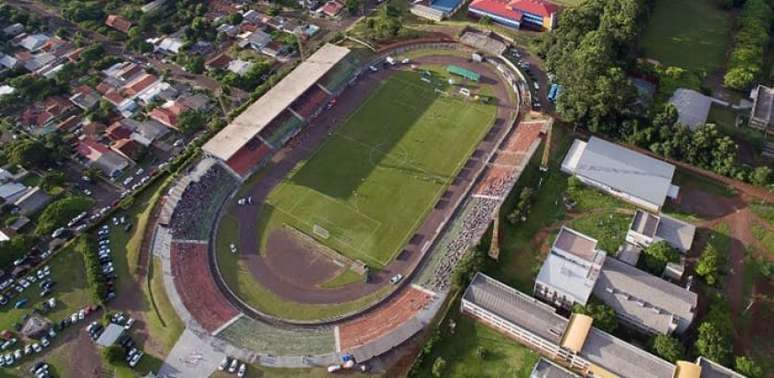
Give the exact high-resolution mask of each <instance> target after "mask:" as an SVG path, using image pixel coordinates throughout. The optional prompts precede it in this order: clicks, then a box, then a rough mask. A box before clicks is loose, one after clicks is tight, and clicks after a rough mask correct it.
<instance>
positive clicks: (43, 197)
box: [13, 186, 51, 217]
mask: <svg viewBox="0 0 774 378" xmlns="http://www.w3.org/2000/svg"><path fill="white" fill-rule="evenodd" d="M49 202H51V196H49V195H48V193H46V191H45V190H43V189H41V188H40V187H39V186H36V187H34V188H30V189H29V190H27V192H26V193H24V195H22V196H21V197H19V198H18V199H17V200H16V201H14V202H13V205H14V206H16V208H17V209H18V210H19V214H21V215H23V216H25V217H31V216H33V215H34V214H36V213H37V212H38V211H40V210H43V208H45V207H46V205H48V203H49Z"/></svg>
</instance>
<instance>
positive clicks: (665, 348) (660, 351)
mask: <svg viewBox="0 0 774 378" xmlns="http://www.w3.org/2000/svg"><path fill="white" fill-rule="evenodd" d="M651 349H652V350H653V352H654V353H656V354H657V355H658V356H659V357H661V358H663V359H665V360H667V361H669V362H671V363H675V362H677V360H680V359H683V358H685V347H684V346H683V344H681V343H680V341H679V340H677V339H676V338H674V337H672V336H667V335H656V337H654V338H653V341H652V345H651Z"/></svg>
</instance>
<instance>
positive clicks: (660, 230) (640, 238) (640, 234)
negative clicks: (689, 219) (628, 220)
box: [626, 210, 696, 253]
mask: <svg viewBox="0 0 774 378" xmlns="http://www.w3.org/2000/svg"><path fill="white" fill-rule="evenodd" d="M695 235H696V226H694V225H692V224H690V223H686V222H683V221H681V220H678V219H675V218H672V217H669V216H666V215H663V214H661V215H655V214H651V213H648V212H646V211H642V210H637V211H636V212H635V213H634V217H633V218H632V224H631V225H630V226H629V231H628V232H627V233H626V241H627V242H629V243H632V244H635V245H637V246H640V247H642V248H647V247H648V246H650V245H651V244H653V243H655V242H658V241H661V240H663V241H665V242H667V243H668V244H669V245H671V246H672V247H673V248H675V249H677V250H678V251H680V252H682V253H686V252H688V250H689V249H691V246H692V245H693V239H694V236H695Z"/></svg>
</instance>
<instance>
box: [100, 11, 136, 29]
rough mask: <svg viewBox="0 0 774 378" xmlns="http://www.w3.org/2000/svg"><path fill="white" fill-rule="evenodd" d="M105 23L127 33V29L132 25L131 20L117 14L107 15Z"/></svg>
mask: <svg viewBox="0 0 774 378" xmlns="http://www.w3.org/2000/svg"><path fill="white" fill-rule="evenodd" d="M105 25H107V26H110V27H111V28H113V29H116V30H118V31H121V32H124V33H128V32H129V29H130V28H131V27H132V22H131V21H129V20H127V19H125V18H123V17H121V16H119V15H115V14H111V15H108V16H107V19H106V20H105Z"/></svg>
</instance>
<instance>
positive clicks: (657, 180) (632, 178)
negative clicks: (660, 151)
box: [561, 137, 679, 212]
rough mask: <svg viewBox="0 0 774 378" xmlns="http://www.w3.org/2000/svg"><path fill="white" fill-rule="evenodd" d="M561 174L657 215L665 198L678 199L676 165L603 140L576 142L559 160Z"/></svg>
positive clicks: (577, 140)
mask: <svg viewBox="0 0 774 378" xmlns="http://www.w3.org/2000/svg"><path fill="white" fill-rule="evenodd" d="M561 169H562V171H563V172H565V173H569V174H572V175H575V176H576V177H577V178H578V179H580V180H581V181H582V182H584V183H585V184H587V185H591V186H594V187H597V188H599V189H601V190H603V191H605V192H607V193H610V194H611V195H614V196H616V197H619V198H621V199H623V200H625V201H628V202H631V203H633V204H635V205H637V206H639V207H642V208H644V209H647V210H650V211H654V212H658V211H659V210H660V209H661V206H663V205H664V202H665V201H666V197H667V196H669V197H672V198H675V197H677V192H678V191H679V188H678V187H677V186H674V185H672V177H673V176H674V173H675V166H674V165H672V164H669V163H666V162H663V161H661V160H658V159H654V158H652V157H650V156H647V155H645V154H642V153H639V152H635V151H632V150H630V149H628V148H625V147H623V146H620V145H617V144H615V143H611V142H608V141H606V140H603V139H600V138H597V137H591V139H589V141H588V142H584V141H582V140H579V139H576V140H575V141H574V142H573V144H572V146H571V147H570V150H569V152H567V155H566V156H565V158H564V160H563V161H562V168H561Z"/></svg>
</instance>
